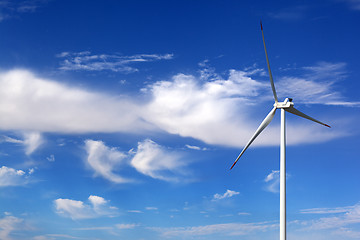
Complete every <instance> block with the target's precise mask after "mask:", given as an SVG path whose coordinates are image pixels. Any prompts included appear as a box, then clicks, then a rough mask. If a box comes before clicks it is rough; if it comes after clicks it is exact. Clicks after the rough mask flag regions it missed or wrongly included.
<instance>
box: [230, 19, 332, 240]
mask: <svg viewBox="0 0 360 240" xmlns="http://www.w3.org/2000/svg"><path fill="white" fill-rule="evenodd" d="M260 26H261V34H262V38H263V43H264V49H265V56H266V62H267V67H268V70H269V77H270V83H271V88H272V92H273V94H274V99H275V103H274V108H273V109H272V110H271V111H270V113H269V114H268V115H267V116H266V117H265V119H264V120H263V121H262V123H261V124H260V126H259V127H258V129H257V130H256V132H255V133H254V135H253V136H252V137H251V139H250V140H249V142H248V143H247V144H246V146H245V147H244V149H243V150H242V151H241V153H240V154H239V156H238V157H237V158H236V160H235V162H234V164H233V165H232V166H231V168H230V169H232V168H233V167H234V166H235V164H236V163H237V161H238V160H239V158H240V157H241V156H242V155H243V154H244V152H245V150H246V149H248V147H249V146H250V144H251V143H252V142H253V141H254V140H255V138H256V137H257V136H259V134H260V133H261V132H262V131H263V130H264V129H265V128H266V127H267V125H269V123H270V122H271V120H272V119H273V118H274V115H275V112H276V109H281V130H280V240H286V160H285V111H286V112H289V113H292V114H295V115H297V116H300V117H303V118H306V119H309V120H311V121H313V122H316V123H319V124H321V125H324V126H326V127H330V126H329V125H327V124H325V123H322V122H320V121H318V120H316V119H314V118H312V117H309V116H308V115H306V114H304V113H302V112H300V111H299V110H297V109H296V108H294V103H293V102H292V99H291V98H286V99H285V100H284V102H278V98H277V95H276V91H275V85H274V80H273V77H272V74H271V70H270V64H269V58H268V54H267V51H266V46H265V38H264V32H263V27H262V24H261V22H260Z"/></svg>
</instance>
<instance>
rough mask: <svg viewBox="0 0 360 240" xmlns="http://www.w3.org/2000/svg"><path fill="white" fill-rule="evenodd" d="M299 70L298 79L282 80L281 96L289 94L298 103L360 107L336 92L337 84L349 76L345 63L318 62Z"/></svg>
mask: <svg viewBox="0 0 360 240" xmlns="http://www.w3.org/2000/svg"><path fill="white" fill-rule="evenodd" d="M299 70H300V71H301V73H300V74H299V75H298V76H296V77H294V76H290V75H288V76H283V77H281V78H280V81H279V83H280V86H281V87H279V94H280V95H286V94H288V95H289V96H291V97H292V98H294V101H296V102H297V103H305V104H325V105H339V106H355V107H356V106H357V107H358V106H360V102H358V101H354V102H349V101H347V100H346V99H345V98H344V97H343V96H342V95H341V93H340V92H338V91H336V90H335V89H336V84H337V83H338V82H339V81H342V80H344V79H345V78H346V76H347V71H346V64H345V63H343V62H339V63H329V62H318V63H316V64H315V65H313V66H306V67H303V68H300V69H299Z"/></svg>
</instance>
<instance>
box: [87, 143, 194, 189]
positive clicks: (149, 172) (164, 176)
mask: <svg viewBox="0 0 360 240" xmlns="http://www.w3.org/2000/svg"><path fill="white" fill-rule="evenodd" d="M85 149H86V152H87V157H86V162H87V164H88V165H89V166H90V168H91V169H92V170H94V172H95V175H96V176H101V177H103V178H105V179H107V180H109V181H111V182H114V183H128V182H133V181H135V180H134V179H128V178H125V177H122V176H121V175H120V172H121V170H123V168H126V167H132V168H134V169H136V171H138V172H139V173H141V174H143V175H146V176H149V177H151V178H154V179H159V180H163V181H172V182H176V181H179V180H180V179H184V177H185V176H187V177H188V172H187V171H186V170H185V166H186V165H187V164H189V162H188V161H186V160H185V159H184V157H183V156H182V154H181V153H180V152H177V151H170V150H168V149H166V148H165V147H163V146H161V145H159V144H157V143H155V142H154V141H152V140H150V139H146V140H144V141H141V142H138V147H137V149H136V151H134V150H133V149H131V150H130V151H129V152H121V151H119V150H118V149H116V148H111V147H108V146H106V145H105V144H104V142H102V141H94V140H86V141H85Z"/></svg>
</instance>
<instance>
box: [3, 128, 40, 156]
mask: <svg viewBox="0 0 360 240" xmlns="http://www.w3.org/2000/svg"><path fill="white" fill-rule="evenodd" d="M22 135H23V139H17V138H13V137H9V136H2V139H0V142H8V143H15V144H21V145H23V146H24V147H25V153H26V155H30V154H32V153H33V152H34V151H35V150H37V149H38V148H39V147H40V146H41V145H42V144H43V143H44V139H43V137H42V135H41V134H40V133H39V132H24V133H23V134H22Z"/></svg>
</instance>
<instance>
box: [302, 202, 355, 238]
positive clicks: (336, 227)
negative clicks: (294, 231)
mask: <svg viewBox="0 0 360 240" xmlns="http://www.w3.org/2000/svg"><path fill="white" fill-rule="evenodd" d="M300 212H301V213H306V214H326V215H328V216H326V217H321V218H319V219H315V220H308V221H303V222H300V223H301V225H302V226H303V229H304V230H305V231H308V230H317V231H321V230H327V231H330V232H331V234H332V235H339V236H342V237H347V238H354V239H357V238H358V237H359V236H360V232H358V231H355V230H354V228H353V226H356V224H359V223H360V203H357V204H355V205H353V206H347V207H337V208H313V209H304V210H301V211H300Z"/></svg>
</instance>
